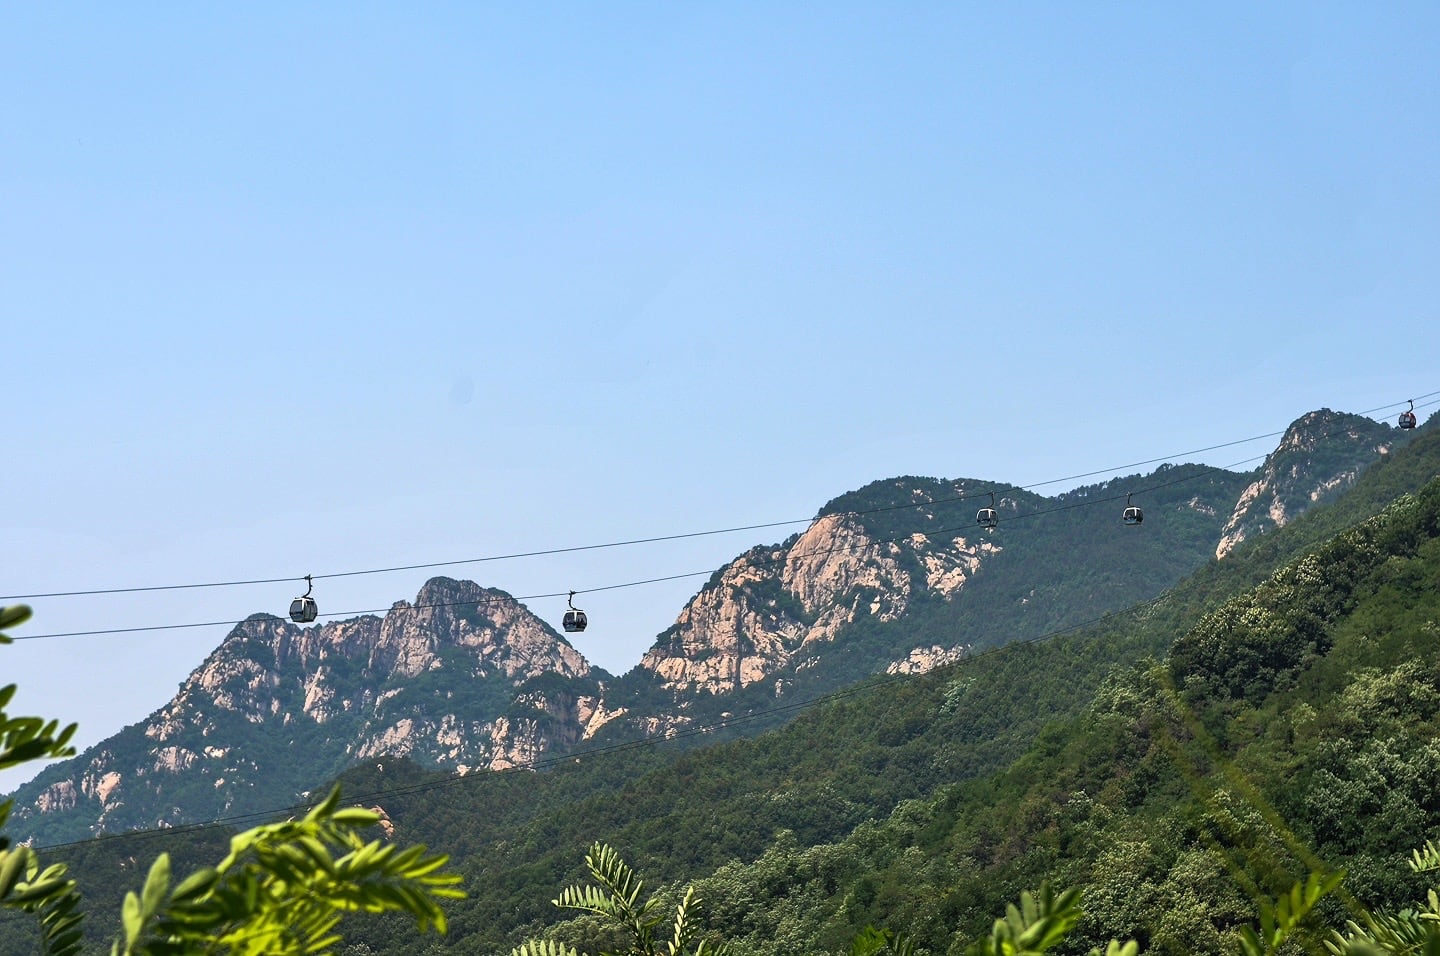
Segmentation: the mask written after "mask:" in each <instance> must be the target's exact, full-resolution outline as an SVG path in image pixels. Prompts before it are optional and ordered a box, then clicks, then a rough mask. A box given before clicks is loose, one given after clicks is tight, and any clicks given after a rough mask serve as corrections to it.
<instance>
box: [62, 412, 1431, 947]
mask: <svg viewBox="0 0 1440 956" xmlns="http://www.w3.org/2000/svg"><path fill="white" fill-rule="evenodd" d="M1437 473H1440V438H1437V436H1436V435H1435V434H1434V433H1433V432H1431V431H1430V430H1426V433H1425V434H1423V435H1421V436H1420V437H1419V438H1418V439H1417V440H1416V441H1415V442H1414V443H1413V444H1412V445H1411V446H1409V447H1408V448H1406V449H1404V450H1403V451H1401V452H1399V453H1397V454H1395V455H1394V456H1393V457H1390V458H1387V459H1386V460H1383V461H1381V462H1380V463H1379V464H1377V465H1376V466H1374V467H1373V468H1371V469H1369V470H1368V471H1367V472H1366V473H1365V474H1364V475H1363V476H1362V477H1361V478H1360V480H1359V481H1358V482H1357V484H1356V486H1355V488H1354V489H1353V490H1352V491H1351V492H1350V493H1349V494H1347V495H1345V496H1344V497H1343V498H1341V499H1340V500H1339V501H1338V502H1337V503H1336V504H1334V505H1333V506H1330V507H1327V508H1321V509H1316V510H1315V511H1314V512H1312V513H1311V514H1310V515H1308V516H1306V517H1305V518H1302V519H1300V520H1298V521H1295V522H1293V523H1291V524H1289V525H1287V526H1286V527H1285V528H1283V529H1280V530H1278V531H1275V532H1273V533H1268V534H1266V535H1264V536H1263V537H1261V538H1257V539H1256V540H1255V541H1253V542H1251V543H1249V544H1246V545H1245V546H1243V547H1241V548H1239V549H1238V550H1237V551H1236V552H1235V553H1233V554H1232V555H1230V556H1229V557H1227V559H1226V560H1224V561H1221V562H1218V563H1214V564H1211V565H1209V566H1207V567H1206V568H1204V569H1202V570H1201V571H1200V572H1199V573H1197V574H1196V575H1194V576H1192V577H1191V578H1190V579H1188V580H1187V581H1186V582H1185V583H1183V584H1182V585H1180V586H1179V587H1177V588H1174V589H1172V590H1171V591H1170V592H1168V593H1167V594H1166V595H1164V596H1162V597H1161V598H1160V599H1158V600H1154V601H1148V602H1144V603H1143V604H1142V605H1141V606H1139V607H1136V608H1135V609H1133V610H1131V611H1129V612H1125V613H1119V614H1115V615H1112V616H1110V617H1109V618H1107V619H1105V620H1103V621H1101V622H1099V623H1097V624H1095V625H1093V626H1091V627H1088V628H1085V629H1083V630H1077V631H1073V632H1069V633H1065V634H1060V635H1054V636H1051V637H1049V638H1048V639H1045V640H1039V641H1036V642H1033V643H1020V644H1015V645H1011V646H1009V647H1005V648H1001V649H998V650H992V651H990V652H987V653H983V654H977V655H976V656H974V657H972V658H971V659H969V660H967V661H963V662H961V663H959V664H957V665H954V666H952V667H949V668H944V669H941V670H937V671H935V672H932V673H930V674H927V675H923V676H920V677H891V678H878V679H874V680H872V681H871V682H870V683H869V684H867V685H862V686H860V687H857V688H853V689H850V690H846V691H843V692H841V694H839V695H836V696H835V697H834V698H833V699H830V700H828V701H827V702H822V703H818V704H815V705H813V706H810V707H808V708H804V709H803V711H802V712H801V714H800V716H799V717H797V718H796V719H795V720H794V721H793V722H792V723H791V724H790V725H789V726H787V727H785V728H783V729H781V730H779V731H776V732H773V733H768V734H765V735H763V736H761V737H760V738H758V739H754V740H748V741H736V742H731V743H727V744H723V745H720V746H715V747H710V748H706V749H703V750H699V751H691V752H688V753H682V752H681V744H682V742H680V741H674V742H671V743H669V744H663V745H655V744H645V745H640V746H634V745H631V746H628V747H619V748H616V749H609V750H607V749H602V748H598V747H597V748H596V749H595V750H594V751H591V752H585V751H581V752H578V753H577V754H576V755H572V756H571V757H569V758H565V759H563V760H557V761H555V762H553V763H550V764H548V765H547V770H548V772H546V773H542V774H540V775H538V776H537V775H534V774H528V773H523V774H489V775H485V776H483V777H461V778H457V777H450V776H444V775H438V774H433V773H427V772H424V771H422V770H420V769H419V768H417V767H415V766H413V765H407V764H406V763H405V762H403V761H400V762H397V761H390V760H387V761H381V762H380V763H379V764H373V765H370V766H369V767H366V768H361V769H358V770H356V771H354V772H352V773H351V774H349V775H347V777H346V778H345V786H346V789H347V792H348V793H349V794H350V795H352V796H353V797H355V798H356V799H358V800H361V801H362V802H364V803H366V804H367V805H378V806H380V807H382V808H383V809H384V811H385V812H386V814H387V815H388V817H389V819H390V821H391V824H392V825H393V827H394V831H393V832H394V833H395V834H396V836H397V837H398V838H404V839H407V840H421V841H424V842H426V843H427V844H429V845H431V846H435V847H443V848H445V849H447V850H449V851H450V852H452V853H453V854H455V855H456V857H457V859H458V861H459V863H460V868H461V869H462V870H463V871H464V872H466V873H467V877H468V879H467V883H468V888H469V891H470V898H469V899H467V900H464V901H459V902H457V903H455V904H453V905H452V907H451V926H452V931H451V937H450V939H449V940H448V941H447V942H445V943H443V944H439V943H436V942H435V941H433V940H432V941H430V942H428V943H427V942H422V941H419V940H415V939H413V938H411V937H410V936H409V934H408V933H407V932H406V930H405V928H404V927H403V926H402V925H400V924H398V923H390V922H387V921H383V920H382V921H377V922H374V923H372V924H371V925H369V926H367V927H365V929H364V931H363V932H362V933H360V934H358V935H356V936H354V937H352V938H354V939H363V940H365V941H366V943H365V945H368V946H370V947H372V950H373V951H374V952H407V951H408V952H418V951H425V950H426V949H427V948H428V947H430V946H436V947H448V946H455V947H460V951H474V952H490V951H496V952H502V951H506V950H508V948H509V947H510V946H511V945H513V944H514V943H516V942H518V941H519V940H520V939H523V938H525V937H527V936H530V935H533V934H535V933H537V932H539V931H541V930H542V928H543V927H544V926H546V925H547V924H549V923H551V922H553V921H555V920H556V919H558V918H559V917H560V914H559V913H558V912H557V911H556V910H555V909H554V908H553V907H552V906H551V905H550V903H549V900H551V899H552V898H554V896H555V894H556V892H557V891H558V889H559V888H560V887H561V886H562V885H564V884H565V883H567V882H569V881H571V880H573V879H575V878H576V877H577V876H578V875H579V870H580V860H581V858H582V856H583V853H584V850H585V847H586V846H587V845H588V844H589V843H590V842H591V841H594V840H604V841H606V842H608V843H610V844H612V845H614V846H616V847H617V848H619V849H620V850H621V851H622V852H623V853H624V854H625V855H626V856H627V858H629V859H630V860H631V861H632V862H634V863H635V864H636V865H637V866H638V867H639V868H640V869H641V870H642V872H644V873H646V874H647V875H649V876H650V877H652V878H656V879H661V880H665V881H684V880H698V881H699V882H698V883H697V886H698V887H699V889H700V891H701V893H702V895H703V896H704V897H705V898H706V899H708V900H709V901H710V911H711V914H712V915H711V921H712V924H713V926H714V928H715V929H716V931H718V932H720V933H721V934H723V935H725V936H727V937H729V938H732V939H735V940H737V941H740V942H742V943H743V949H744V950H745V951H753V952H758V953H780V952H796V951H817V950H819V951H823V950H830V951H834V950H839V949H843V948H844V947H845V946H846V944H847V942H848V940H849V939H850V938H851V937H852V936H853V934H854V932H855V930H856V929H857V928H858V927H861V926H864V925H866V924H869V923H879V924H884V925H887V926H890V927H891V928H894V929H899V930H903V931H905V932H908V933H911V934H913V935H914V936H915V937H916V938H917V939H918V940H919V941H920V942H922V943H923V944H924V945H925V946H926V947H927V948H928V949H930V951H932V952H945V951H947V950H948V949H949V948H950V947H951V946H952V944H953V943H954V942H955V941H956V940H958V939H962V938H966V937H968V936H971V935H973V934H974V933H976V932H978V931H979V930H980V929H983V928H984V926H985V925H986V924H987V923H988V921H989V920H990V919H993V917H994V916H995V915H996V914H997V913H998V912H999V911H1000V909H1002V908H1003V905H1004V903H1005V902H1007V901H1008V900H1010V899H1011V898H1013V896H1014V895H1015V893H1016V892H1018V890H1020V889H1021V888H1024V887H1027V886H1033V885H1035V884H1037V883H1038V882H1039V881H1040V880H1041V879H1042V878H1045V877H1049V878H1051V879H1054V880H1056V881H1058V882H1060V883H1061V884H1070V885H1082V886H1085V887H1087V888H1088V889H1089V899H1090V904H1089V906H1088V910H1089V912H1090V916H1089V918H1088V921H1087V923H1086V924H1085V925H1084V926H1083V927H1082V929H1083V932H1084V934H1085V938H1086V939H1095V940H1098V939H1100V938H1102V937H1107V938H1108V936H1111V935H1116V936H1126V935H1134V936H1136V937H1137V938H1140V939H1142V940H1143V941H1145V942H1147V943H1148V944H1149V945H1151V946H1153V947H1155V948H1157V949H1159V950H1162V951H1182V950H1183V951H1195V950H1196V949H1200V950H1213V949H1214V948H1215V947H1218V946H1219V945H1220V944H1221V942H1222V940H1223V938H1224V934H1225V933H1226V931H1227V930H1228V928H1229V927H1231V926H1233V925H1234V924H1235V923H1236V921H1238V920H1244V919H1249V918H1250V916H1251V914H1253V911H1254V900H1253V899H1252V897H1253V895H1254V894H1257V893H1261V894H1263V893H1273V892H1277V891H1279V890H1281V889H1284V888H1286V887H1288V885H1289V883H1290V882H1293V880H1294V879H1295V878H1296V877H1297V876H1300V875H1303V873H1304V872H1305V871H1306V870H1307V869H1308V868H1310V867H1312V866H1313V865H1315V864H1316V863H1317V862H1318V861H1324V862H1325V863H1326V864H1328V865H1336V866H1340V865H1343V866H1346V867H1347V868H1348V870H1349V872H1350V881H1349V883H1348V884H1347V886H1348V887H1349V889H1350V892H1352V893H1354V894H1355V896H1356V898H1358V899H1360V900H1362V901H1364V902H1365V903H1367V904H1370V903H1377V902H1380V903H1383V902H1387V901H1394V902H1398V901H1403V900H1408V899H1410V898H1411V896H1412V895H1413V893H1414V891H1415V889H1416V885H1415V883H1414V880H1413V878H1409V877H1407V871H1406V870H1405V869H1404V868H1403V867H1402V866H1398V865H1397V863H1398V860H1399V855H1400V854H1403V853H1404V852H1405V851H1407V850H1409V849H1410V848H1412V847H1413V846H1415V845H1418V843H1420V842H1423V839H1424V838H1425V837H1427V836H1433V835H1434V834H1435V826H1436V821H1437V820H1440V816H1437V814H1440V807H1437V806H1436V805H1435V802H1434V797H1433V787H1430V786H1429V782H1430V781H1433V780H1434V779H1436V773H1437V771H1440V763H1436V762H1435V760H1436V752H1435V750H1434V747H1433V743H1432V741H1433V738H1434V730H1435V729H1436V728H1435V727H1434V726H1433V720H1434V719H1435V705H1434V703H1433V702H1434V701H1437V700H1440V674H1437V672H1436V670H1435V668H1434V667H1433V665H1432V664H1431V663H1430V660H1431V658H1432V657H1433V653H1432V651H1433V643H1434V641H1435V640H1436V639H1437V637H1440V635H1437V633H1436V628H1437V623H1436V622H1437V621H1440V607H1437V603H1436V602H1437V592H1440V545H1437V544H1436V537H1437V532H1440V485H1437V484H1436V483H1433V482H1432V483H1429V484H1426V480H1427V479H1430V478H1433V477H1434V476H1435V475H1436V474H1437ZM1416 488H1420V489H1421V490H1420V491H1419V492H1418V493H1417V494H1415V495H1414V496H1413V497H1403V496H1404V494H1405V493H1406V491H1407V490H1410V489H1416ZM1397 497H1399V500H1398V501H1396V500H1395V499H1396V498H1397ZM1390 502H1394V504H1391V505H1389V507H1388V509H1387V510H1384V511H1383V513H1379V512H1381V511H1382V509H1385V508H1386V505H1387V504H1388V503H1390ZM1377 513H1379V514H1378V516H1377ZM1350 526H1353V527H1351V530H1348V531H1347V530H1344V529H1345V528H1347V527H1350ZM1281 565H1283V566H1281ZM1277 566H1279V567H1280V570H1278V571H1276V570H1275V569H1276V568H1277ZM1177 637H1178V638H1179V639H1178V641H1177V640H1176V639H1177ZM1172 642H1174V644H1175V646H1174V649H1173V651H1170V645H1171V644H1172ZM1167 654H1168V656H1167ZM801 703H802V702H800V701H794V702H792V703H791V704H789V705H787V704H786V703H785V702H781V703H772V705H771V706H772V709H775V710H779V709H781V708H784V707H786V706H794V705H799V704H801ZM701 739H703V735H702V738H701ZM211 832H212V831H201V833H200V834H197V835H196V836H194V837H170V838H165V839H161V838H155V837H152V838H148V839H144V840H141V841H140V842H139V844H138V845H139V846H142V847H148V850H149V852H153V849H154V848H155V847H156V846H157V845H158V844H160V843H162V842H163V843H167V844H170V845H172V846H175V847H178V848H179V851H180V852H181V853H187V854H190V855H192V856H195V857H197V858H204V856H205V855H206V852H207V851H206V848H199V849H197V848H195V847H193V846H191V845H189V844H190V842H191V841H193V840H195V839H197V838H198V839H202V840H205V841H209V840H211V839H213V838H214V837H212V836H211V835H210V834H211ZM217 836H218V834H217ZM127 844H129V845H130V846H127ZM131 846H135V844H132V843H131V841H130V840H127V839H124V838H121V839H117V840H114V841H99V842H97V843H89V844H83V845H81V846H78V847H76V848H74V849H73V850H72V851H70V852H69V854H68V855H69V857H70V859H71V860H72V862H73V863H74V864H75V867H76V870H77V871H78V872H79V873H80V874H81V878H82V883H84V884H87V885H86V889H87V892H88V893H90V894H92V895H93V896H94V897H96V898H97V900H104V899H105V898H106V896H107V893H113V892H115V891H114V890H109V889H107V887H108V886H112V885H114V884H115V879H114V876H113V875H107V874H114V873H115V869H114V868H115V867H116V866H117V865H118V866H120V867H121V870H122V872H123V869H124V867H125V866H127V865H128V864H126V863H125V862H124V861H125V859H127V858H128V857H129V856H130V854H132V853H134V852H136V851H135V850H134V849H131V848H130V847H131ZM141 852H145V851H141ZM210 852H212V853H213V850H212V851H210ZM96 905H97V911H99V912H105V911H113V906H106V905H104V904H103V903H99V902H97V904H96ZM1330 905H1332V906H1333V905H1340V904H1338V903H1332V904H1330ZM550 932H553V933H558V934H559V935H560V936H561V937H563V938H569V939H572V940H574V939H581V938H585V937H586V936H587V934H589V933H591V932H592V929H591V928H589V927H588V926H587V925H586V924H583V923H582V924H573V923H567V924H562V925H559V926H557V927H556V928H554V929H553V930H550ZM416 947H420V948H419V949H417V948H416ZM435 951H437V952H438V951H443V950H442V949H440V948H437V949H436V950H435ZM356 952H357V953H359V952H363V950H359V949H357V950H356Z"/></svg>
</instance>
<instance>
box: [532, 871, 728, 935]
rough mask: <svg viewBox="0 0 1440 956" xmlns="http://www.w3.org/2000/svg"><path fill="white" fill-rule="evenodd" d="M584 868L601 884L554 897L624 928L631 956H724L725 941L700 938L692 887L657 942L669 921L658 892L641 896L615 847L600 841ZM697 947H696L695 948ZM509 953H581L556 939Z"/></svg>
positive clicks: (636, 880)
mask: <svg viewBox="0 0 1440 956" xmlns="http://www.w3.org/2000/svg"><path fill="white" fill-rule="evenodd" d="M585 866H586V868H587V869H589V871H590V876H591V877H592V878H593V879H594V880H595V883H596V884H598V885H593V886H570V887H566V888H565V889H564V890H563V891H562V892H561V893H560V896H559V898H557V899H555V900H552V901H551V902H552V903H554V904H555V905H556V906H559V907H561V908H564V909H573V910H580V911H581V912H585V913H591V914H594V915H596V916H599V917H601V918H603V919H604V920H606V921H607V922H609V923H611V924H613V925H615V926H618V927H620V928H622V929H624V930H625V931H626V932H627V933H628V935H629V937H630V941H631V942H630V949H629V950H627V951H626V952H627V956H724V953H725V952H726V949H725V947H724V946H723V945H715V944H712V943H710V942H709V941H708V940H703V939H700V927H699V926H698V925H697V924H696V923H695V921H694V918H693V917H694V914H695V913H696V912H697V911H698V910H699V907H700V900H699V899H698V898H697V897H696V896H695V891H694V890H693V889H690V888H687V889H686V890H685V897H684V899H682V900H681V901H680V903H679V904H678V905H677V906H676V907H675V913H674V916H673V917H672V918H671V921H670V923H671V925H670V932H669V934H668V939H665V940H664V941H663V942H661V941H657V937H656V934H657V931H658V930H659V929H660V925H661V924H662V923H663V922H664V921H665V916H664V914H663V913H662V912H660V907H661V904H660V901H659V900H658V899H656V898H655V897H654V896H650V897H647V898H645V899H641V894H642V893H643V892H644V889H645V883H644V881H643V880H641V879H640V878H639V877H638V876H637V875H636V874H635V871H634V870H633V869H631V868H630V866H629V864H627V863H626V862H625V861H624V860H622V859H620V854H619V853H617V852H616V851H615V850H614V848H612V847H609V846H606V845H605V844H603V843H596V844H594V845H593V846H591V847H590V852H589V853H587V854H585ZM692 947H693V948H692ZM511 956H581V954H580V953H579V951H578V950H576V949H574V948H572V947H570V946H566V945H565V944H564V943H559V942H555V941H553V940H531V941H529V942H527V943H525V944H524V945H522V946H519V947H516V948H515V949H514V950H512V951H511Z"/></svg>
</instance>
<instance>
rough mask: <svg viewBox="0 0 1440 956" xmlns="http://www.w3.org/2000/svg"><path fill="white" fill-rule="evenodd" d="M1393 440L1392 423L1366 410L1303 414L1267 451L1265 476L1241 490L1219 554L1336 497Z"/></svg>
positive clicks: (1326, 410) (1323, 409)
mask: <svg viewBox="0 0 1440 956" xmlns="http://www.w3.org/2000/svg"><path fill="white" fill-rule="evenodd" d="M1393 441H1394V432H1393V430H1392V429H1391V428H1390V427H1389V426H1388V425H1383V424H1381V423H1379V422H1377V421H1375V420H1374V419H1370V418H1365V417H1364V416H1361V415H1350V414H1347V413H1345V412H1333V411H1331V410H1330V409H1328V408H1322V409H1320V410H1319V411H1315V412H1310V413H1309V414H1307V415H1302V416H1301V417H1300V418H1298V419H1296V420H1295V421H1294V422H1292V423H1291V425H1290V427H1289V428H1287V429H1286V430H1285V435H1284V437H1282V438H1281V439H1280V444H1279V446H1277V447H1276V449H1275V450H1274V451H1273V452H1271V453H1270V454H1269V455H1268V456H1266V458H1265V464H1264V465H1263V466H1262V468H1261V470H1260V477H1259V478H1257V479H1256V480H1255V481H1254V482H1253V483H1252V484H1251V485H1250V486H1249V487H1247V488H1246V489H1245V490H1244V491H1243V492H1241V494H1240V500H1239V501H1237V502H1236V503H1235V510H1234V511H1233V512H1232V513H1231V515H1230V519H1229V520H1228V521H1227V522H1225V527H1224V529H1223V530H1222V532H1221V536H1220V541H1219V543H1218V544H1217V545H1216V546H1215V557H1217V558H1223V557H1225V556H1226V555H1227V554H1229V553H1230V552H1231V551H1233V550H1234V549H1235V547H1236V545H1239V544H1240V543H1241V542H1243V541H1245V540H1247V539H1249V538H1252V537H1254V536H1255V535H1259V534H1264V533H1265V532H1266V531H1267V530H1272V529H1274V528H1282V527H1284V526H1285V525H1286V524H1287V523H1288V522H1290V521H1293V520H1295V518H1297V517H1299V516H1300V515H1301V514H1302V513H1303V512H1305V511H1306V510H1308V509H1309V508H1311V507H1312V506H1314V505H1316V504H1319V503H1320V502H1323V501H1328V500H1330V499H1332V498H1335V497H1337V496H1338V495H1339V494H1340V493H1341V492H1343V491H1344V490H1345V489H1346V488H1349V487H1350V486H1351V485H1352V484H1354V483H1355V479H1356V478H1357V477H1358V476H1359V474H1360V472H1361V471H1363V470H1364V469H1365V468H1367V467H1369V466H1370V465H1372V464H1374V463H1375V462H1376V461H1377V460H1378V459H1379V458H1380V457H1381V456H1382V455H1385V454H1388V453H1389V451H1390V448H1391V445H1392V443H1393Z"/></svg>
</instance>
